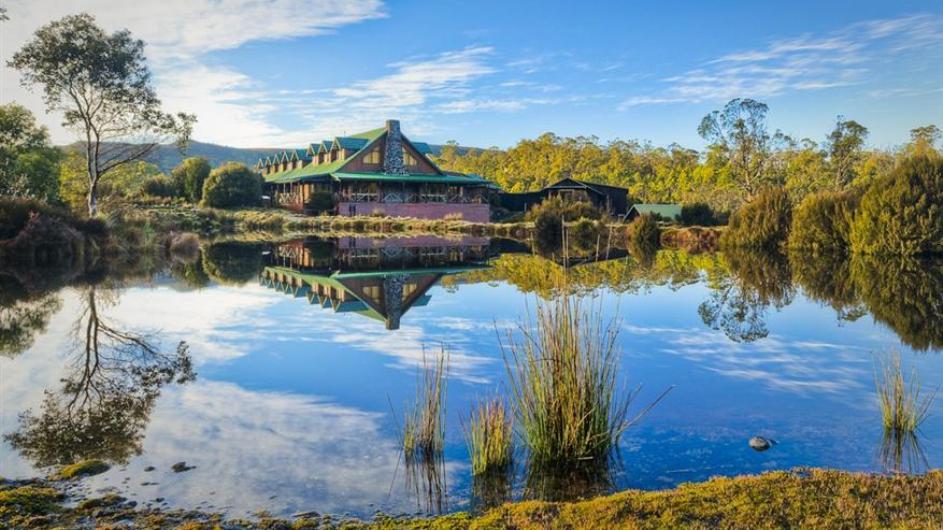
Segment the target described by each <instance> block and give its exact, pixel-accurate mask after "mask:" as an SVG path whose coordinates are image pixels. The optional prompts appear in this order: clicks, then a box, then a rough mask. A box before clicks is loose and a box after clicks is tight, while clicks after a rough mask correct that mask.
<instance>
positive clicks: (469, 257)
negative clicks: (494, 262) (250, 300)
mask: <svg viewBox="0 0 943 530" xmlns="http://www.w3.org/2000/svg"><path fill="white" fill-rule="evenodd" d="M490 256H491V251H490V244H489V241H488V240H487V239H485V238H472V237H463V238H457V239H446V238H442V237H434V236H425V237H412V238H398V239H373V238H354V237H342V238H336V239H330V240H325V239H317V238H307V239H297V240H294V241H290V242H287V243H282V244H279V245H277V246H275V248H274V249H273V251H272V252H271V253H270V254H269V259H268V263H267V266H266V267H265V268H264V269H263V270H262V273H261V274H260V276H259V278H260V282H261V283H262V285H264V286H266V287H270V288H272V289H275V290H276V291H279V292H283V293H286V294H289V295H291V296H294V297H296V298H306V299H307V300H308V303H309V304H312V305H314V304H317V305H319V306H321V307H325V308H331V309H333V311H334V312H335V313H348V312H352V313H357V314H360V315H363V316H365V317H367V318H371V319H374V320H378V321H380V322H383V323H384V324H385V326H386V329H389V330H395V329H399V327H400V319H401V318H402V316H403V315H404V314H405V313H406V312H407V311H409V309H410V308H412V307H414V306H423V305H426V304H427V303H428V302H429V296H428V295H427V294H426V293H427V292H428V291H429V289H430V288H431V287H432V286H433V285H436V284H437V283H438V282H439V281H440V280H441V279H442V278H443V277H445V276H447V275H453V274H458V273H461V272H465V271H468V270H472V269H476V268H482V267H484V266H485V262H486V260H487V259H488V258H489V257H490Z"/></svg>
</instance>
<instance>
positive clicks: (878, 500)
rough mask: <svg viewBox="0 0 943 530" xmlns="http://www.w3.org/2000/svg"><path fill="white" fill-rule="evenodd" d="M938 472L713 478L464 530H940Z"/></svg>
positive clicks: (494, 516) (942, 503)
mask: <svg viewBox="0 0 943 530" xmlns="http://www.w3.org/2000/svg"><path fill="white" fill-rule="evenodd" d="M941 520H943V472H941V471H934V472H931V473H928V474H927V475H925V476H900V475H898V476H881V475H865V474H853V473H844V472H840V471H830V470H816V469H812V470H809V471H808V472H806V473H790V472H784V471H776V472H772V473H765V474H763V475H760V476H751V477H737V478H715V479H712V480H710V481H708V482H705V483H700V484H684V485H681V486H679V487H677V488H675V489H672V490H667V491H639V490H631V491H626V492H622V493H617V494H615V495H612V496H609V497H601V498H597V499H593V500H589V501H585V502H578V503H571V504H556V503H546V502H537V501H533V502H522V503H518V504H512V505H506V506H504V507H501V508H496V509H494V510H492V511H490V512H488V513H487V514H485V515H483V516H482V517H480V518H477V519H475V520H474V521H472V523H471V524H470V525H469V526H468V528H473V529H479V528H514V529H516V530H530V529H534V530H538V529H539V530H547V529H575V528H579V529H581V530H583V529H610V528H627V529H698V530H707V529H713V528H727V529H751V530H752V529H770V530H772V529H782V528H802V529H821V530H826V529H834V528H874V529H877V528H900V529H903V528H907V529H927V530H929V529H937V528H939V522H940V521H941Z"/></svg>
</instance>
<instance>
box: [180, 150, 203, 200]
mask: <svg viewBox="0 0 943 530" xmlns="http://www.w3.org/2000/svg"><path fill="white" fill-rule="evenodd" d="M210 169H211V168H210V163H209V162H208V161H207V160H206V159H205V158H203V157H202V156H192V157H190V158H187V159H186V160H184V161H183V162H181V163H180V165H178V166H177V167H175V168H174V169H173V171H172V172H171V174H172V175H173V178H174V185H175V187H176V188H177V193H178V195H180V196H182V197H186V198H187V199H188V200H189V201H190V202H199V201H200V199H202V198H203V184H204V182H206V179H207V177H209V175H210Z"/></svg>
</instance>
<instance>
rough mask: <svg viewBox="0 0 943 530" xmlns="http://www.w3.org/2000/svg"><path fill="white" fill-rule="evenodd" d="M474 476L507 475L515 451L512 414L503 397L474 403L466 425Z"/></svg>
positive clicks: (465, 429) (466, 439)
mask: <svg viewBox="0 0 943 530" xmlns="http://www.w3.org/2000/svg"><path fill="white" fill-rule="evenodd" d="M464 431H465V442H466V444H467V445H468V454H469V455H470V456H471V462H472V475H485V474H506V473H507V472H508V471H509V469H510V467H511V462H512V458H513V454H514V430H513V427H512V422H511V415H510V413H509V412H508V410H507V407H505V405H504V402H503V401H502V400H500V399H497V398H495V399H490V400H487V401H482V402H478V403H476V404H475V405H474V407H473V409H472V413H471V417H470V418H469V419H468V422H467V424H466V425H465V426H464Z"/></svg>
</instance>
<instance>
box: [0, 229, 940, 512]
mask: <svg viewBox="0 0 943 530" xmlns="http://www.w3.org/2000/svg"><path fill="white" fill-rule="evenodd" d="M563 279H566V280H567V283H566V285H567V287H566V288H567V289H570V290H572V291H573V292H575V293H577V294H578V295H580V296H585V297H587V298H588V302H587V303H590V304H596V305H598V307H600V308H601V310H602V311H603V313H604V314H605V316H606V318H607V319H617V324H618V326H619V330H620V334H619V337H618V345H619V348H620V351H621V354H622V357H621V373H620V380H621V382H622V384H623V387H624V388H623V390H624V391H627V392H628V391H633V390H635V389H638V392H637V394H636V396H635V399H634V401H633V404H632V410H633V411H640V410H642V409H643V408H644V407H645V406H646V405H647V404H648V403H650V402H651V401H652V400H654V399H656V398H657V397H658V396H659V395H661V394H662V392H664V391H665V390H666V389H668V388H670V387H674V388H673V390H671V392H670V393H669V394H668V395H667V396H666V397H665V399H663V400H662V401H661V402H659V403H658V405H657V406H656V407H654V408H653V409H652V410H651V411H650V412H648V413H647V414H646V415H645V416H644V417H642V418H641V419H640V421H639V422H638V423H637V424H635V425H633V426H632V427H631V428H630V429H629V430H628V431H627V433H626V435H625V436H623V438H622V441H621V445H620V448H619V451H618V454H617V455H615V457H614V458H613V461H612V462H611V463H610V465H609V466H608V467H607V469H606V470H605V472H603V473H589V474H586V475H585V476H578V477H573V476H564V477H558V476H548V475H546V474H543V473H541V472H537V471H535V470H530V469H528V466H527V462H526V455H525V454H523V452H522V451H518V453H517V454H516V464H515V472H514V476H513V477H512V478H511V480H510V482H509V483H499V484H491V483H480V482H479V481H473V480H472V477H471V468H470V464H469V460H468V455H467V452H466V449H465V444H464V438H463V434H462V424H463V420H464V418H467V417H468V414H469V411H470V409H471V406H472V404H473V403H474V402H475V401H476V400H480V399H487V398H490V397H493V396H499V395H500V396H506V395H507V393H508V389H507V386H506V366H505V362H504V358H503V355H502V349H501V342H502V341H504V340H506V336H507V333H509V332H510V333H516V332H518V331H519V329H518V327H519V326H521V325H523V323H524V319H526V317H527V315H528V314H531V313H532V312H533V310H534V308H535V307H536V306H537V305H538V304H540V303H541V301H543V300H547V299H550V298H552V297H554V296H557V295H558V294H559V292H560V289H561V287H560V286H561V285H562V283H561V282H562V280H563ZM0 340H2V342H0V434H2V435H3V440H2V445H0V475H2V476H4V477H7V478H16V477H29V476H38V475H41V474H44V473H46V472H48V471H49V470H50V469H53V467H54V466H56V465H60V464H63V463H67V462H74V461H77V460H80V459H83V458H101V459H103V460H106V461H108V462H109V463H110V464H112V468H111V469H110V470H109V471H108V472H106V473H104V474H101V475H97V476H94V477H90V478H88V479H86V480H84V481H83V482H82V484H81V485H80V486H78V487H76V491H77V492H80V493H81V494H86V495H88V494H100V492H104V491H116V492H118V493H120V494H122V495H125V496H127V497H129V498H131V499H134V500H136V501H138V502H139V503H140V504H142V505H145V504H148V503H150V504H152V505H162V506H170V507H182V508H202V509H207V510H213V511H223V512H226V513H228V514H230V515H233V516H242V515H246V514H248V513H252V512H256V511H258V510H265V511H267V512H269V513H272V514H275V515H290V514H292V513H296V512H299V511H317V512H320V513H330V514H341V515H343V514H352V515H356V516H370V515H371V514H373V513H374V512H376V511H382V512H386V513H393V514H399V513H436V512H440V511H455V510H467V509H477V508H480V507H483V506H487V505H489V504H492V503H494V502H499V501H501V500H506V499H508V498H514V499H519V498H548V499H558V498H577V497H581V496H587V495H592V494H595V493H599V492H606V491H615V490H620V489H625V488H644V489H660V488H669V487H672V486H674V485H677V484H680V483H683V482H689V481H700V480H705V479H707V478H709V477H712V476H715V475H738V474H744V473H759V472H763V471H767V470H776V469H792V468H795V467H801V466H821V467H830V468H839V469H845V470H855V471H874V472H913V473H919V472H921V471H923V470H925V469H927V468H928V467H939V466H941V465H943V399H937V400H935V401H934V402H933V404H932V405H931V409H930V416H929V417H928V419H927V420H926V421H925V422H924V424H923V425H922V427H921V429H920V431H919V433H918V436H917V438H916V439H915V440H905V441H903V442H900V443H897V442H895V441H888V440H885V439H884V437H883V436H882V435H883V428H882V424H881V414H880V411H879V409H878V402H877V397H876V391H875V387H876V382H875V370H876V367H878V366H879V362H880V360H881V359H883V358H885V357H886V356H887V355H888V354H889V353H891V352H899V353H900V355H901V358H902V362H903V365H904V367H905V374H906V375H907V376H908V377H909V376H910V375H911V369H912V370H913V373H914V374H916V375H917V376H918V377H919V381H920V383H921V384H922V385H923V386H924V389H925V392H932V391H933V390H934V389H936V388H937V387H938V386H939V385H941V384H943V358H941V356H940V351H941V349H943V263H939V262H922V261H917V260H887V259H868V258H855V259H847V258H844V259H843V258H836V259H826V258H822V257H812V256H807V255H802V256H778V255H764V254H742V253H733V254H711V253H704V254H689V253H685V252H683V251H678V250H662V251H659V252H657V253H654V254H647V255H633V254H632V253H630V252H627V251H624V250H619V249H609V250H607V251H605V252H595V253H592V254H590V255H588V256H574V257H571V258H567V259H554V258H545V257H541V256H538V255H535V254H534V253H533V252H532V251H531V250H530V249H529V248H528V247H527V245H526V244H523V243H521V242H515V241H510V240H489V239H486V238H475V237H467V236H466V237H460V238H459V237H456V238H443V237H433V236H419V237H410V238H400V239H396V238H393V239H370V238H360V237H337V238H330V239H319V238H316V237H307V238H299V239H296V240H292V241H283V242H277V243H276V242H240V241H229V242H225V241H224V242H217V243H214V244H206V245H204V247H203V250H202V251H201V253H200V254H198V255H196V256H192V255H191V256H184V257H181V256H176V257H173V258H147V259H145V258H141V259H140V260H139V261H135V262H131V263H121V264H108V265H107V266H102V267H97V268H94V269H93V270H81V271H75V270H71V269H69V268H61V267H60V268H50V269H48V270H46V269H29V270H18V269H11V270H6V271H4V272H2V273H0ZM443 350H445V351H447V352H448V358H449V373H448V387H447V396H446V400H445V401H446V411H447V412H446V438H445V444H446V449H445V455H444V459H443V460H442V461H441V462H431V463H426V464H425V465H419V466H415V465H411V466H407V465H405V463H404V460H403V458H402V455H401V450H400V439H399V432H400V425H401V423H402V417H403V413H404V412H403V411H404V408H405V407H406V406H407V405H408V404H409V403H410V402H411V401H412V400H413V399H414V398H415V395H416V385H417V377H418V368H419V366H421V364H422V362H423V359H424V358H429V357H430V356H432V355H436V354H438V353H439V352H440V351H443ZM752 436H763V437H766V438H769V439H773V440H775V441H776V442H777V443H776V444H775V445H774V446H773V447H772V448H770V449H769V450H767V451H763V452H758V451H754V450H753V449H751V448H750V447H749V445H748V440H749V439H750V438H751V437H752ZM181 461H183V462H186V465H187V467H189V468H190V469H188V470H186V471H183V472H174V471H173V470H172V469H171V466H172V465H173V464H175V463H177V462H181ZM157 499H160V500H157Z"/></svg>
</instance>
